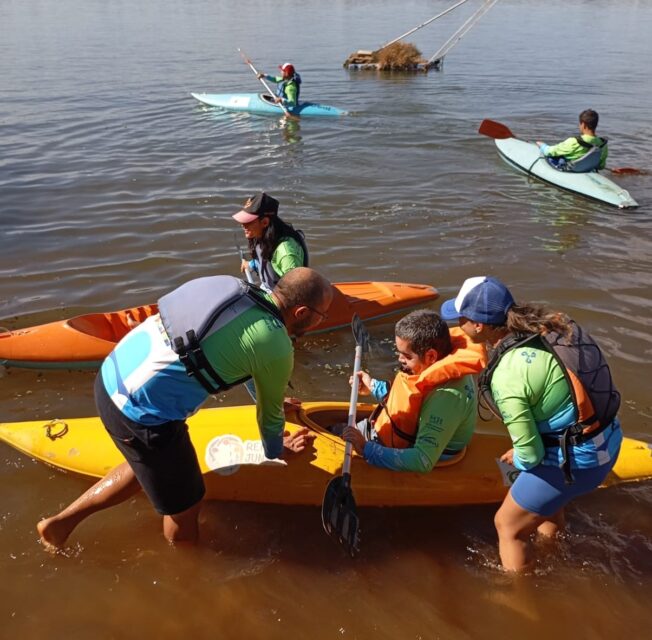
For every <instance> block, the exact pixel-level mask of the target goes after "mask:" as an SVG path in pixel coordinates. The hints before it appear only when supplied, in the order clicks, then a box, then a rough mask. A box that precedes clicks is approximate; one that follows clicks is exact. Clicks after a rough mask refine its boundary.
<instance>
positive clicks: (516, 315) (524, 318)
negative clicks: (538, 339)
mask: <svg viewBox="0 0 652 640" xmlns="http://www.w3.org/2000/svg"><path fill="white" fill-rule="evenodd" d="M570 323H571V319H570V318H569V317H568V316H567V315H566V314H565V313H562V312H560V311H550V309H548V308H547V307H545V306H544V305H542V304H534V303H528V302H526V303H524V304H521V305H519V304H515V305H514V306H512V308H511V309H510V310H509V311H508V312H507V322H506V323H505V327H506V328H507V329H508V330H509V331H510V332H511V333H538V334H539V335H545V334H546V333H549V332H551V331H555V332H557V333H559V334H560V335H563V336H566V337H567V338H569V337H570V335H571V332H572V327H571V324H570Z"/></svg>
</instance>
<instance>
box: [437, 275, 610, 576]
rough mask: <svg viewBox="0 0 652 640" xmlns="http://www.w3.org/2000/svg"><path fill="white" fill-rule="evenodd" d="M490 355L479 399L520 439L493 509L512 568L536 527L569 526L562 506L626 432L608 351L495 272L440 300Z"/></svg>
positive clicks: (599, 471) (588, 487)
mask: <svg viewBox="0 0 652 640" xmlns="http://www.w3.org/2000/svg"><path fill="white" fill-rule="evenodd" d="M441 317H442V318H443V319H444V320H447V321H449V320H458V322H459V325H460V327H461V328H462V330H463V331H464V332H465V333H466V334H467V335H468V336H469V337H470V338H471V340H472V341H473V342H476V343H481V342H484V343H487V344H488V345H489V346H490V347H491V348H493V354H492V356H491V359H490V360H489V363H488V365H487V368H486V369H485V370H484V372H483V373H482V375H481V376H480V380H479V385H478V386H479V392H480V402H481V403H482V402H483V401H484V403H485V404H486V405H488V406H489V408H490V409H492V411H493V412H494V413H495V414H496V415H497V416H498V417H499V418H501V419H502V421H503V422H504V423H505V426H506V427H507V430H508V431H509V435H510V437H511V439H512V443H513V445H514V447H513V449H510V450H509V451H507V452H506V453H504V454H503V455H502V457H501V458H500V461H501V462H502V463H506V464H509V465H513V466H514V467H516V469H517V470H518V471H520V473H519V474H518V477H517V478H516V480H515V482H514V484H512V486H511V488H510V490H509V493H508V494H507V496H506V497H505V500H504V501H503V503H502V505H501V506H500V508H499V509H498V512H497V513H496V516H495V519H494V523H495V525H496V530H497V532H498V545H499V552H500V559H501V561H502V564H503V567H504V568H505V569H506V570H508V571H522V570H524V569H527V568H529V567H530V566H531V564H532V549H531V543H530V538H531V535H532V534H533V533H539V534H540V535H543V536H546V537H551V536H553V535H555V534H556V533H557V532H558V531H559V530H560V529H561V528H562V527H563V526H564V506H565V505H566V504H567V503H568V502H569V501H570V500H572V499H573V498H575V497H577V496H580V495H583V494H586V493H589V492H590V491H592V490H593V489H595V488H596V487H597V486H598V485H600V484H601V483H602V482H603V481H604V479H605V478H606V476H607V474H608V473H609V472H610V471H611V469H612V467H613V466H614V464H615V462H616V459H617V457H618V453H619V451H620V445H621V442H622V431H621V429H620V422H619V420H618V417H617V415H616V414H617V412H618V408H619V406H620V394H619V393H618V391H617V389H616V387H615V386H614V383H613V379H612V377H611V373H610V371H609V367H608V365H607V363H606V361H605V359H604V356H603V355H602V351H601V350H600V348H599V347H598V345H597V344H596V343H595V341H594V340H593V339H592V338H591V336H590V335H589V334H588V333H586V332H585V331H584V330H583V329H582V328H581V327H580V326H579V325H577V324H576V323H575V322H573V320H571V319H570V318H569V317H568V316H567V315H566V314H564V313H560V312H553V311H550V310H548V309H546V308H545V307H543V306H542V305H538V304H532V303H524V304H517V303H516V302H515V301H514V298H513V296H512V294H511V293H510V291H509V289H508V288H507V287H506V286H505V285H504V284H503V283H502V282H500V280H497V279H496V278H493V277H485V276H480V277H474V278H468V279H467V280H466V281H465V282H464V284H463V285H462V288H461V289H460V291H459V293H458V295H457V297H456V298H455V299H454V300H448V301H447V302H445V303H444V304H443V305H442V307H441Z"/></svg>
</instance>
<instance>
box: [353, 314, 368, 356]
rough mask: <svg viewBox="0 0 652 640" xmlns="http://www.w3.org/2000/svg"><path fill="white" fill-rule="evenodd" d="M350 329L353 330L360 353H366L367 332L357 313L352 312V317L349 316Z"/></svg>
mask: <svg viewBox="0 0 652 640" xmlns="http://www.w3.org/2000/svg"><path fill="white" fill-rule="evenodd" d="M351 330H352V331H353V337H354V338H355V343H356V344H357V345H360V346H361V347H362V353H368V351H369V332H368V331H367V329H366V327H365V326H364V324H363V323H362V320H360V316H359V315H358V314H357V313H354V314H353V317H352V318H351Z"/></svg>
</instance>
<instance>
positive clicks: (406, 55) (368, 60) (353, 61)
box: [344, 0, 498, 72]
mask: <svg viewBox="0 0 652 640" xmlns="http://www.w3.org/2000/svg"><path fill="white" fill-rule="evenodd" d="M467 1H468V0H459V1H458V2H456V3H455V4H454V5H452V6H451V7H448V9H446V10H444V11H442V12H441V13H438V14H437V15H436V16H433V17H432V18H429V19H428V20H426V21H425V22H422V23H421V24H420V25H417V26H416V27H414V28H413V29H410V30H409V31H406V32H405V33H403V34H402V35H400V36H398V38H394V39H393V40H390V41H389V42H387V43H386V44H384V45H382V46H381V47H380V48H379V49H376V50H375V51H367V50H363V49H361V50H358V51H356V52H354V53H352V54H351V55H350V56H349V57H348V58H347V59H346V60H345V61H344V67H345V68H346V69H351V70H355V71H359V70H363V71H364V70H373V71H403V72H420V71H422V72H427V71H430V70H431V69H435V70H439V69H441V68H442V67H443V65H444V57H445V56H446V54H447V53H448V52H449V51H450V50H451V49H452V48H453V47H454V46H455V45H456V44H457V43H458V42H459V41H460V40H461V39H462V37H463V36H464V35H465V34H466V33H467V32H468V31H469V30H470V29H471V27H472V26H473V25H474V24H475V23H476V22H477V21H478V20H479V19H480V18H481V17H482V16H483V15H484V14H485V13H486V12H487V11H489V9H491V7H493V5H494V4H496V2H497V1H498V0H484V1H483V3H482V5H481V6H480V7H479V8H478V9H477V10H476V11H475V12H474V13H473V14H472V15H471V16H470V17H469V18H468V19H467V20H466V22H464V24H463V25H462V26H461V27H460V28H459V29H458V30H457V31H455V33H454V34H453V35H452V36H451V37H450V38H448V40H446V42H445V43H444V44H443V45H442V46H441V47H439V49H438V50H437V51H436V52H435V53H434V55H432V56H431V57H430V58H428V59H426V58H424V57H422V55H421V52H420V51H419V50H418V49H417V48H416V47H415V46H414V45H413V44H409V43H404V42H400V40H402V39H403V38H405V37H407V36H409V35H410V34H412V33H414V32H415V31H418V30H419V29H421V28H423V27H425V26H426V25H428V24H430V23H431V22H433V21H434V20H437V19H438V18H441V17H442V16H445V15H446V14H447V13H450V12H451V11H453V9H456V8H457V7H459V6H460V5H463V4H464V3H465V2H467Z"/></svg>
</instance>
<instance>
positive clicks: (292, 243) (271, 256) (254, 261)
mask: <svg viewBox="0 0 652 640" xmlns="http://www.w3.org/2000/svg"><path fill="white" fill-rule="evenodd" d="M278 207H279V201H278V200H276V198H272V197H271V196H269V195H267V194H266V193H263V192H261V193H258V194H256V195H255V196H252V197H251V198H249V199H248V200H247V202H245V205H244V207H243V208H242V210H241V211H238V213H236V214H234V215H233V216H232V217H233V219H234V220H235V221H236V222H239V223H240V224H241V225H242V230H243V231H244V234H245V237H246V238H247V240H248V242H249V250H250V251H251V260H242V264H241V266H240V270H241V271H242V272H243V273H244V272H246V270H247V269H251V270H252V271H255V272H256V273H258V275H259V276H260V282H261V286H262V287H263V289H266V290H269V291H271V290H272V289H273V288H274V286H275V285H276V283H277V282H278V281H279V280H280V279H281V277H283V276H284V275H285V274H286V273H287V272H288V271H291V270H292V269H296V267H307V266H308V248H307V246H306V243H305V240H304V237H303V233H302V232H301V231H299V230H295V229H294V227H293V226H292V225H291V224H287V223H286V222H283V220H281V218H279V217H278Z"/></svg>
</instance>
